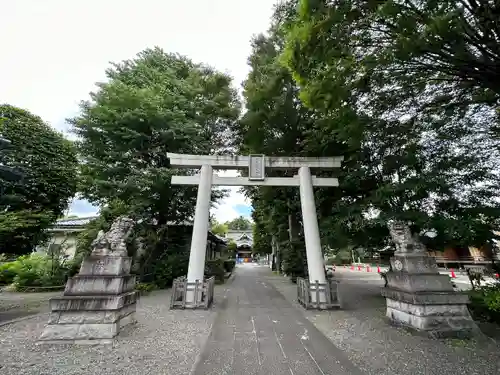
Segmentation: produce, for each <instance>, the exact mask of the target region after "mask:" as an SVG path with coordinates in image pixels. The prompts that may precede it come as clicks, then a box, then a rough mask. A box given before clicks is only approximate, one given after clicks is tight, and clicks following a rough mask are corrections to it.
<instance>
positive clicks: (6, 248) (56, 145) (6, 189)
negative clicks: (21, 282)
mask: <svg viewBox="0 0 500 375" xmlns="http://www.w3.org/2000/svg"><path fill="white" fill-rule="evenodd" d="M0 134H1V135H2V136H3V137H4V138H6V139H8V140H10V141H11V146H10V147H9V148H7V149H4V150H2V151H1V152H0V162H1V163H2V164H3V165H7V166H9V167H12V168H14V169H16V170H19V171H20V172H21V173H22V175H23V178H22V180H13V179H4V178H3V177H0V178H1V181H0V183H1V185H2V194H1V196H0V212H2V215H0V253H11V254H25V253H29V252H31V251H32V250H33V249H34V247H35V246H36V245H37V244H38V243H39V242H40V241H42V240H43V239H45V237H46V233H45V232H44V231H45V229H46V228H48V227H49V226H50V225H51V223H52V222H54V221H55V220H56V219H57V218H58V217H60V216H61V215H62V214H63V212H64V210H65V209H66V208H67V206H68V204H69V201H70V199H71V198H72V197H73V196H74V194H75V192H76V187H77V158H76V151H75V149H74V146H73V144H72V142H70V141H69V140H67V139H65V138H64V137H63V136H62V135H61V134H59V133H58V132H56V131H55V130H54V129H52V128H51V127H50V126H49V125H47V124H46V123H44V122H43V120H42V119H41V118H40V117H38V116H35V115H33V114H31V113H29V112H28V111H26V110H23V109H20V108H17V107H13V106H11V105H8V104H3V105H0Z"/></svg>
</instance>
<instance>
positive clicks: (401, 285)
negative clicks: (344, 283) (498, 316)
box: [382, 254, 479, 338]
mask: <svg viewBox="0 0 500 375" xmlns="http://www.w3.org/2000/svg"><path fill="white" fill-rule="evenodd" d="M391 266H392V269H393V271H389V272H387V274H386V275H387V287H385V288H382V295H383V296H384V297H386V304H387V310H386V316H387V317H388V318H389V319H390V321H391V322H392V323H393V324H396V325H402V326H405V327H408V328H412V329H414V330H416V331H419V332H423V333H426V334H428V335H429V336H431V337H436V338H441V337H460V338H464V337H471V336H473V335H475V334H477V333H478V332H479V329H478V328H477V325H476V324H475V322H474V321H473V320H472V317H471V315H470V313H469V310H468V308H467V303H468V296H467V295H466V294H463V293H460V292H455V291H454V290H453V286H452V284H451V281H450V278H449V277H448V276H447V275H440V274H439V271H438V269H437V266H436V263H435V260H434V258H432V257H429V256H427V255H426V254H416V255H415V254H409V255H401V254H396V255H395V256H394V257H393V258H391Z"/></svg>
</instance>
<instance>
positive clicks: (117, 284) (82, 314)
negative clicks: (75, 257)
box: [39, 253, 137, 344]
mask: <svg viewBox="0 0 500 375" xmlns="http://www.w3.org/2000/svg"><path fill="white" fill-rule="evenodd" d="M118 254H123V253H118ZM131 262H132V259H131V258H129V257H127V256H123V255H114V254H113V253H111V254H107V255H99V254H98V253H97V254H96V253H93V254H92V255H91V256H89V257H88V258H86V259H85V260H84V261H83V263H82V266H81V268H80V272H79V274H78V275H77V276H75V277H72V278H71V279H69V280H68V282H67V283H66V288H65V290H64V295H63V297H60V298H52V299H51V300H50V309H51V313H50V317H49V322H48V324H47V326H46V327H45V329H44V331H43V333H42V335H41V336H40V339H39V340H40V342H45V343H76V344H103V343H111V342H112V341H113V338H115V336H117V335H118V333H119V332H120V330H121V329H122V327H124V326H125V325H128V324H131V323H135V310H136V298H137V296H136V292H135V276H134V275H130V266H131Z"/></svg>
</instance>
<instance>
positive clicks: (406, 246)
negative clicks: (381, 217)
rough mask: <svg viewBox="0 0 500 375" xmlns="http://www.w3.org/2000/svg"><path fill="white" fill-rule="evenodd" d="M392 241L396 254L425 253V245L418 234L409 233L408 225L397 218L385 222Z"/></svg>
mask: <svg viewBox="0 0 500 375" xmlns="http://www.w3.org/2000/svg"><path fill="white" fill-rule="evenodd" d="M387 227H388V228H389V233H390V235H391V238H392V241H393V242H394V245H395V246H396V252H395V253H396V254H410V253H425V246H424V244H423V243H422V242H421V241H420V239H419V238H418V235H413V236H412V234H411V230H410V226H409V225H408V224H407V223H405V222H403V221H399V220H391V221H389V223H388V224H387Z"/></svg>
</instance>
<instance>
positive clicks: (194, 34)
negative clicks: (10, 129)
mask: <svg viewBox="0 0 500 375" xmlns="http://www.w3.org/2000/svg"><path fill="white" fill-rule="evenodd" d="M273 3H274V1H272V0H252V1H248V0H211V1H207V0H191V1H168V0H167V1H165V0H143V1H142V2H140V3H139V2H137V1H136V0H106V1H102V0H72V1H67V0H44V1H40V0H16V1H3V2H2V7H1V8H2V21H1V22H0V35H3V36H5V38H3V39H2V52H3V54H2V58H1V59H0V82H1V84H0V102H1V103H9V104H12V105H15V106H19V107H22V108H25V109H28V110H29V111H31V112H33V113H34V114H37V115H39V116H41V117H42V118H43V119H44V120H45V121H47V122H48V123H50V124H51V125H52V126H54V127H55V128H57V129H59V130H61V131H64V130H67V129H66V125H65V122H64V119H65V118H67V117H71V116H73V115H75V114H76V113H77V112H78V103H79V102H80V101H81V100H85V99H88V97H89V92H91V91H93V90H95V82H99V81H103V80H104V79H105V74H104V73H105V70H106V68H107V67H109V62H110V61H114V62H118V61H121V60H124V59H130V58H133V57H134V56H135V55H136V54H137V53H138V52H140V51H142V50H144V49H145V48H151V47H154V46H159V47H161V48H163V49H164V50H165V51H167V52H177V53H180V54H182V55H186V56H188V57H190V58H191V59H193V60H194V61H195V62H203V63H207V64H209V65H212V66H214V67H215V68H217V69H219V70H221V71H225V72H228V73H229V74H231V75H232V76H233V77H234V82H235V85H236V86H238V88H240V87H239V86H240V84H241V82H242V81H243V80H244V79H245V78H246V75H247V73H248V66H247V58H248V56H249V55H250V52H251V45H250V40H251V38H252V36H253V35H255V34H258V33H261V32H265V31H266V30H267V28H268V26H269V20H270V17H271V14H272V8H273ZM228 173H231V172H228ZM230 189H231V194H230V196H229V197H228V198H226V199H225V200H224V201H223V202H221V204H220V205H219V206H218V207H217V208H216V209H214V210H213V213H214V215H215V216H216V217H217V219H218V220H220V221H226V220H231V219H234V218H235V217H237V216H239V214H238V212H237V211H236V210H235V209H234V207H235V206H236V205H238V204H246V205H249V204H250V203H249V202H248V201H246V200H245V198H244V197H243V195H241V194H239V193H238V192H237V191H238V189H239V187H231V188H230ZM80 202H81V201H80ZM82 204H83V203H82ZM86 210H87V208H84V207H82V206H76V205H73V212H76V213H83V212H87V211H86Z"/></svg>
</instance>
